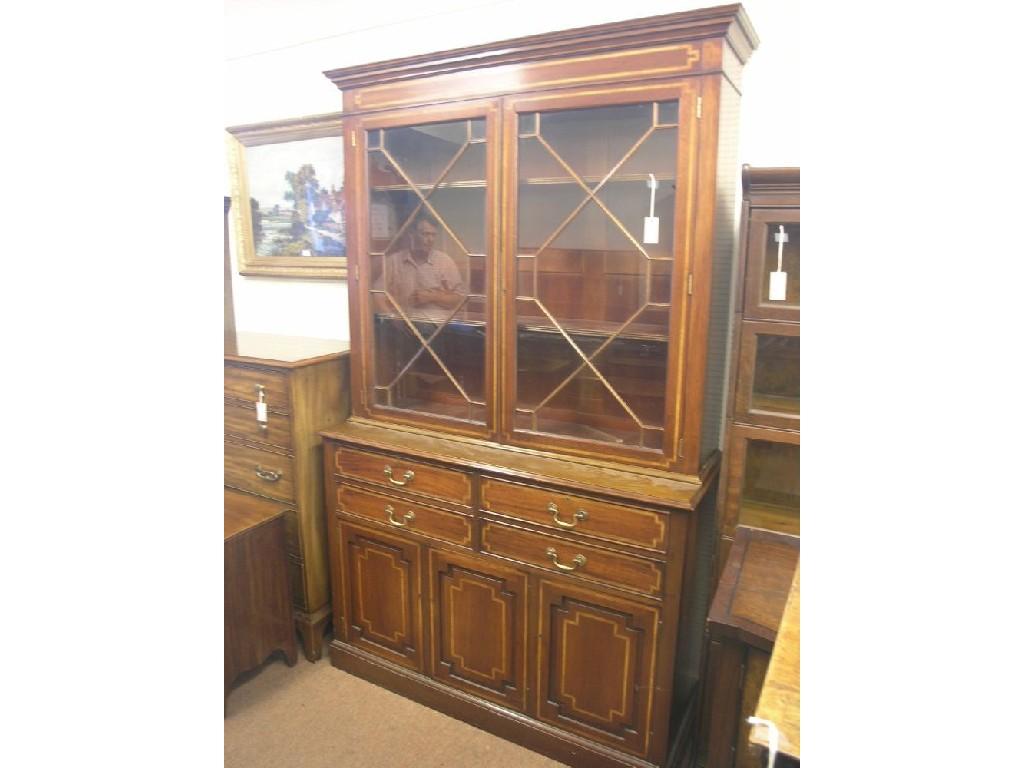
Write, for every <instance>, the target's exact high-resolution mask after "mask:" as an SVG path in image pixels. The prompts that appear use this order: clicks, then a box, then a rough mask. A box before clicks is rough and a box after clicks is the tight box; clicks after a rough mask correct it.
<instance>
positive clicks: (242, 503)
mask: <svg viewBox="0 0 1024 768" xmlns="http://www.w3.org/2000/svg"><path fill="white" fill-rule="evenodd" d="M290 508H291V507H290V506H289V505H288V504H286V503H285V502H283V501H271V500H270V499H265V498H263V497H261V496H252V495H250V494H248V493H242V492H241V491H236V490H235V489H233V488H225V489H224V541H227V540H228V539H230V538H232V537H234V536H238V535H239V534H241V533H245V532H246V531H248V530H250V529H251V528H255V527H256V526H258V525H262V524H263V523H266V522H269V521H271V520H273V519H274V518H276V517H278V516H279V515H282V514H284V512H285V510H287V509H290Z"/></svg>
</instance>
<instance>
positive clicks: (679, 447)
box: [676, 437, 686, 459]
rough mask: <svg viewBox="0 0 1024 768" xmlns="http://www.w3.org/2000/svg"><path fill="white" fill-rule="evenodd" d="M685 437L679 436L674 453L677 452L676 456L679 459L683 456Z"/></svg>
mask: <svg viewBox="0 0 1024 768" xmlns="http://www.w3.org/2000/svg"><path fill="white" fill-rule="evenodd" d="M685 439H686V438H684V437H680V438H679V446H678V450H677V451H676V454H677V455H676V458H679V459H681V458H682V457H683V440H685Z"/></svg>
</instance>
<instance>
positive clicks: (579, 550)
mask: <svg viewBox="0 0 1024 768" xmlns="http://www.w3.org/2000/svg"><path fill="white" fill-rule="evenodd" d="M480 548H481V549H482V550H483V551H484V552H489V553H491V554H493V555H497V556H499V557H504V558H508V559H510V560H514V561H517V562H519V563H523V564H526V565H532V566H535V567H538V568H542V569H544V570H546V571H550V572H554V573H561V574H563V575H566V576H571V577H573V578H577V579H583V580H586V581H591V580H593V581H599V582H603V583H606V584H611V585H613V586H618V587H622V588H623V589H628V590H631V591H634V592H639V593H641V594H647V595H659V594H661V591H662V589H663V588H664V586H665V567H664V565H663V564H662V563H660V562H658V561H655V560H647V559H644V558H639V557H636V556H627V555H622V554H619V553H617V552H614V551H611V550H605V549H598V548H597V547H594V546H591V545H589V544H583V543H581V542H579V541H569V540H566V539H563V538H558V537H555V536H546V535H544V534H542V533H534V532H533V531H527V530H525V529H523V528H518V527H515V526H511V525H503V524H501V523H491V522H486V523H484V524H483V525H482V526H481V531H480ZM549 550H554V552H555V555H554V556H552V555H551V554H549ZM579 556H582V557H584V558H586V560H585V562H584V564H582V565H577V564H575V563H574V562H573V561H574V560H575V559H576V558H577V557H579ZM559 565H561V566H564V568H571V569H572V570H564V569H563V568H559Z"/></svg>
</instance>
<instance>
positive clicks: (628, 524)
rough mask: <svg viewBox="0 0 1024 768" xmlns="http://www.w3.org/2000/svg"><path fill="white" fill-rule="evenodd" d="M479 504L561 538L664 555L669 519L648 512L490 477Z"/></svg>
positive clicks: (496, 513) (493, 512) (485, 481)
mask: <svg viewBox="0 0 1024 768" xmlns="http://www.w3.org/2000/svg"><path fill="white" fill-rule="evenodd" d="M480 505H481V508H482V509H484V510H486V511H488V512H490V513H492V514H495V515H502V516H505V517H510V518H513V519H515V520H522V521H527V522H531V523H536V524H537V525H541V526H544V527H545V528H550V529H552V530H554V531H558V532H559V533H560V534H562V535H566V534H567V533H569V532H571V533H572V534H576V535H580V536H587V537H594V538H597V539H605V540H608V541H613V542H620V543H624V544H632V545H634V546H638V547H643V548H645V549H653V550H657V551H662V552H663V551H665V548H666V539H667V532H668V516H667V515H665V514H662V513H658V512H653V511H651V510H648V509H641V508H633V507H625V506H622V505H621V504H608V503H607V502H602V501H598V500H596V499H591V498H586V497H582V496H570V495H566V494H558V493H551V492H549V491H546V490H542V489H540V488H531V487H529V486H526V485H519V484H518V483H507V482H504V481H501V480H491V479H490V478H485V479H484V480H483V481H482V482H481V484H480ZM552 506H554V509H552Z"/></svg>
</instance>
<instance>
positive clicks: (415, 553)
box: [338, 521, 423, 671]
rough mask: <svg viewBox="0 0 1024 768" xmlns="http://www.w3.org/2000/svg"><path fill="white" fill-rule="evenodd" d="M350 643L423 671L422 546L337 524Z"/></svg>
mask: <svg viewBox="0 0 1024 768" xmlns="http://www.w3.org/2000/svg"><path fill="white" fill-rule="evenodd" d="M338 525H339V526H340V532H341V536H340V537H339V538H340V540H341V547H342V562H343V564H344V565H343V568H344V574H343V575H344V579H343V584H342V588H343V590H344V598H343V604H344V616H345V619H346V620H347V621H348V642H350V643H351V644H353V645H355V646H358V647H359V648H362V649H363V650H365V651H369V652H370V653H374V654H376V655H378V656H381V657H382V658H385V659H388V660H389V661H394V662H396V663H398V664H402V665H403V666H406V667H410V668H412V669H415V670H418V671H422V669H423V644H422V637H423V629H422V616H423V614H422V612H421V611H420V595H421V593H422V589H421V584H420V579H421V571H420V562H421V560H420V546H419V545H418V544H416V543H413V542H410V541H408V540H406V539H404V538H399V537H397V536H391V535H389V534H387V533H384V532H382V531H376V530H370V529H367V528H361V527H358V526H354V525H350V524H348V523H346V522H340V521H339V522H338Z"/></svg>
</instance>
